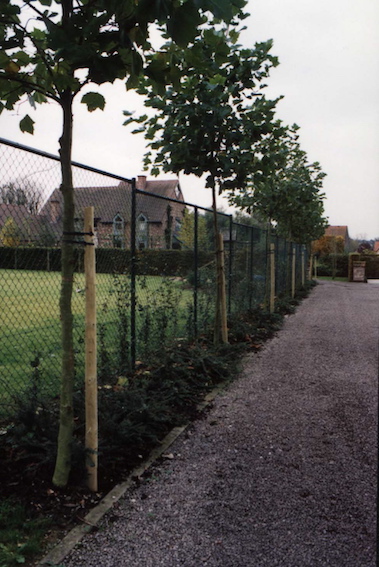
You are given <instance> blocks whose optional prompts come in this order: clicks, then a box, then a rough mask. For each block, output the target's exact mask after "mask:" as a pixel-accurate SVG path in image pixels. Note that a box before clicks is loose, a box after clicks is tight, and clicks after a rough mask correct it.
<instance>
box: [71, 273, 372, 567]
mask: <svg viewBox="0 0 379 567" xmlns="http://www.w3.org/2000/svg"><path fill="white" fill-rule="evenodd" d="M378 326H379V285H375V284H367V285H365V284H359V283H358V284H357V283H355V284H354V283H342V282H320V284H319V285H318V286H317V287H316V288H315V289H314V290H313V291H312V293H311V295H310V297H309V298H308V299H306V300H305V301H304V302H303V303H302V305H301V306H300V307H299V308H298V310H297V313H296V314H295V315H292V316H290V317H288V318H287V319H286V322H285V325H284V328H283V329H282V330H281V331H280V332H279V333H278V334H277V336H276V337H275V338H274V339H272V340H271V341H269V342H268V343H267V344H266V346H265V347H264V348H263V349H262V351H261V352H260V354H259V355H257V354H253V355H251V356H248V357H247V358H246V361H245V364H244V370H243V372H242V374H241V376H240V378H239V379H238V380H237V381H236V382H235V383H233V384H232V385H231V386H230V387H229V389H228V390H227V391H226V392H225V393H223V394H222V395H220V396H219V397H218V398H216V400H215V401H214V402H213V404H212V407H211V408H210V410H209V411H207V412H206V415H205V416H204V419H202V420H201V421H198V422H196V423H195V424H193V425H192V426H191V427H190V428H189V429H188V430H187V431H186V433H184V434H183V435H182V436H181V437H180V438H179V439H178V440H177V441H176V442H175V444H174V445H173V446H172V447H171V448H170V450H169V454H168V455H166V457H165V458H163V459H162V460H161V461H160V462H159V463H157V465H156V466H154V467H153V469H152V470H151V474H150V476H149V477H148V478H146V479H144V480H143V481H142V482H141V484H139V485H138V486H137V485H136V486H135V487H133V488H132V489H130V490H129V491H128V492H127V493H126V494H125V497H123V498H122V499H121V500H120V501H119V502H118V503H117V505H116V506H115V507H114V508H113V509H112V510H111V511H110V512H109V513H108V514H107V515H106V516H105V517H104V519H103V520H102V522H101V524H100V526H99V529H98V530H96V531H94V532H93V533H91V534H88V535H86V536H85V538H84V539H83V540H82V542H81V543H80V544H79V545H78V546H77V547H76V548H75V550H74V551H73V552H72V553H71V554H70V555H69V556H68V557H67V558H66V559H65V561H64V562H63V565H64V567H80V566H83V567H92V566H94V567H95V566H96V567H121V566H122V567H124V566H133V567H158V566H164V567H174V566H179V565H182V566H183V565H184V566H185V567H200V566H206V565H207V566H212V567H216V566H217V567H249V566H251V567H261V566H262V567H263V566H269V567H275V566H277V565H278V566H285V567H306V566H312V567H313V566H323V567H324V566H327V565H333V566H335V567H337V566H338V567H339V566H341V567H350V566H351V567H366V566H367V567H373V566H375V564H376V557H375V551H376V480H377V475H376V473H377V467H376V458H377V392H378V386H377V378H378Z"/></svg>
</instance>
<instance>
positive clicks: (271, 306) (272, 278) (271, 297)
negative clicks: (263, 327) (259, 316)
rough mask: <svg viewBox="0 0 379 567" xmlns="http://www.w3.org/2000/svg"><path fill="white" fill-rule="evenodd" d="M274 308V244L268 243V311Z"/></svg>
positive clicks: (271, 311) (272, 311)
mask: <svg viewBox="0 0 379 567" xmlns="http://www.w3.org/2000/svg"><path fill="white" fill-rule="evenodd" d="M274 310H275V244H273V243H272V244H270V313H274Z"/></svg>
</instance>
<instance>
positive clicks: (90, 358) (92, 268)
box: [84, 207, 98, 492]
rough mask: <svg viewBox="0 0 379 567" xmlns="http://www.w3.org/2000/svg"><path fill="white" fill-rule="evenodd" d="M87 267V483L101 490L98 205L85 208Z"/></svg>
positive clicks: (94, 489)
mask: <svg viewBox="0 0 379 567" xmlns="http://www.w3.org/2000/svg"><path fill="white" fill-rule="evenodd" d="M84 232H85V236H84V239H85V242H86V246H85V251H84V270H85V280H86V334H85V350H86V356H85V415H86V431H85V446H86V452H87V461H86V466H87V474H88V479H87V484H88V488H89V489H90V490H92V491H93V492H97V489H98V488H97V486H98V478H97V453H98V412H97V356H96V351H97V344H96V342H97V341H96V256H95V244H94V208H93V207H86V208H85V209H84Z"/></svg>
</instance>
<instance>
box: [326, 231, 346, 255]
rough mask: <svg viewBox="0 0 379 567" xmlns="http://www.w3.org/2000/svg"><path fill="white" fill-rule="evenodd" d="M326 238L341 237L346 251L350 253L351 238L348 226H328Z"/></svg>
mask: <svg viewBox="0 0 379 567" xmlns="http://www.w3.org/2000/svg"><path fill="white" fill-rule="evenodd" d="M325 236H327V237H334V238H337V237H340V238H342V239H343V242H344V248H345V251H346V252H348V251H349V247H350V237H349V231H348V228H347V226H328V227H327V228H326V230H325Z"/></svg>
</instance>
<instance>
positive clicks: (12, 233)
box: [0, 217, 20, 248]
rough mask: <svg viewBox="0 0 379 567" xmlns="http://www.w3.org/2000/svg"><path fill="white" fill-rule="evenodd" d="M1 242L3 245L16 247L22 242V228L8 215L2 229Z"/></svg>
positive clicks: (0, 232) (0, 233)
mask: <svg viewBox="0 0 379 567" xmlns="http://www.w3.org/2000/svg"><path fill="white" fill-rule="evenodd" d="M0 242H1V244H2V245H3V246H9V247H11V248H15V247H16V246H18V245H19V244H20V230H19V228H18V226H17V224H16V221H15V220H14V219H13V218H12V217H8V218H7V220H6V221H5V223H4V226H3V228H2V229H1V231H0Z"/></svg>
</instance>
